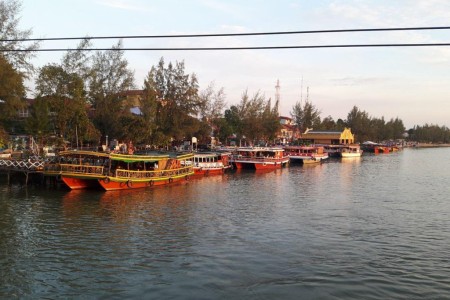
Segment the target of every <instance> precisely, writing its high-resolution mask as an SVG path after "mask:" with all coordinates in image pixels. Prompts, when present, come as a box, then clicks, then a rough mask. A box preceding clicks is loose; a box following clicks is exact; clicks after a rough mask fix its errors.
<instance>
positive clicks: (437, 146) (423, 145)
mask: <svg viewBox="0 0 450 300" xmlns="http://www.w3.org/2000/svg"><path fill="white" fill-rule="evenodd" d="M405 147H407V148H443V147H450V144H430V143H417V144H415V145H414V146H405Z"/></svg>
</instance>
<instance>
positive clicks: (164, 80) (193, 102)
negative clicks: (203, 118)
mask: <svg viewBox="0 0 450 300" xmlns="http://www.w3.org/2000/svg"><path fill="white" fill-rule="evenodd" d="M145 90H146V91H147V95H150V97H151V98H149V99H148V101H149V103H148V105H149V110H148V111H149V112H151V111H152V110H151V108H153V109H154V108H155V107H156V110H153V111H155V114H153V115H151V117H152V118H153V117H154V119H155V123H156V127H155V128H153V130H154V132H153V136H154V138H153V140H156V137H161V136H166V137H171V138H173V139H175V140H179V141H181V140H184V139H186V138H188V137H190V136H192V135H193V134H195V132H196V131H197V130H199V129H200V126H199V124H198V123H196V122H195V121H194V120H193V117H194V116H195V115H197V113H199V112H200V110H201V107H202V105H203V102H202V100H201V99H200V97H199V95H198V82H197V77H196V76H195V74H192V75H186V74H185V67H184V62H176V63H175V65H174V64H172V63H169V64H168V65H167V67H166V65H165V62H164V59H163V58H161V59H160V61H159V63H158V65H157V66H153V67H152V68H151V69H150V71H149V73H148V75H147V79H146V81H145ZM158 140H160V138H158Z"/></svg>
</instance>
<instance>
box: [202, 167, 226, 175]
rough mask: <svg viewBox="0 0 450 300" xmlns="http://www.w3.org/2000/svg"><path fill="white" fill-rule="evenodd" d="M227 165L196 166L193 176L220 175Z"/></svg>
mask: <svg viewBox="0 0 450 300" xmlns="http://www.w3.org/2000/svg"><path fill="white" fill-rule="evenodd" d="M226 169H229V167H223V168H196V167H194V175H195V176H209V175H222V174H224V173H225V170H226Z"/></svg>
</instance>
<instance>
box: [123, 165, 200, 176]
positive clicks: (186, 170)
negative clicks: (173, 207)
mask: <svg viewBox="0 0 450 300" xmlns="http://www.w3.org/2000/svg"><path fill="white" fill-rule="evenodd" d="M115 173H116V174H115V176H116V177H120V178H170V177H174V176H182V175H188V174H191V173H193V169H192V166H187V167H181V168H178V169H166V170H152V171H145V170H125V169H117V170H116V172H115Z"/></svg>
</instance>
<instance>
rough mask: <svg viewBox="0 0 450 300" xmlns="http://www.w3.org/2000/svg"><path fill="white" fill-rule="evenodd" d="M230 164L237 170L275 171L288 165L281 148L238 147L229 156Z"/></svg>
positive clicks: (287, 158) (286, 157)
mask: <svg viewBox="0 0 450 300" xmlns="http://www.w3.org/2000/svg"><path fill="white" fill-rule="evenodd" d="M230 162H231V163H232V164H233V165H234V166H235V167H236V168H237V169H244V168H250V169H256V170H264V169H277V168H281V167H282V166H284V165H286V164H288V163H289V157H288V156H286V155H285V153H284V149H282V148H269V147H240V148H237V149H236V151H235V153H234V154H233V155H232V156H231V158H230Z"/></svg>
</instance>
